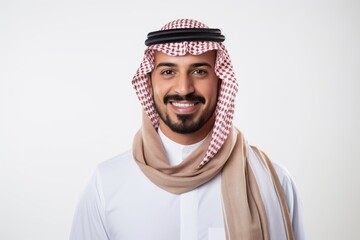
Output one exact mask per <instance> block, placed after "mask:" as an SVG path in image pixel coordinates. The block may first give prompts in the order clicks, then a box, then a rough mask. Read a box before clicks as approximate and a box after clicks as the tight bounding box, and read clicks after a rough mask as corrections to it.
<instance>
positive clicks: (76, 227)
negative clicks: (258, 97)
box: [70, 19, 305, 240]
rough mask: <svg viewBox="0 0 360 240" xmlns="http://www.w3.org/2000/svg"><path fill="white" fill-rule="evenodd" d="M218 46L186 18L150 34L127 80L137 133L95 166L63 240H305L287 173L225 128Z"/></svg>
mask: <svg viewBox="0 0 360 240" xmlns="http://www.w3.org/2000/svg"><path fill="white" fill-rule="evenodd" d="M224 39H225V37H224V36H223V35H222V34H221V32H220V30H218V29H210V28H208V27H207V26H205V25H204V24H202V23H200V22H198V21H195V20H189V19H180V20H175V21H172V22H170V23H168V24H166V25H165V26H164V27H163V28H162V29H161V30H160V31H156V32H151V33H149V35H148V39H147V40H146V42H145V44H146V45H147V46H148V48H147V49H146V51H145V56H144V59H143V61H142V63H141V66H140V68H139V69H138V71H137V73H136V74H135V76H134V78H133V85H134V88H135V90H136V93H137V95H138V97H139V100H140V102H141V104H142V106H143V108H144V114H143V124H142V127H141V129H140V130H139V132H138V133H137V134H136V136H135V138H134V141H133V149H132V150H131V151H129V152H126V153H124V154H122V155H120V156H118V157H115V158H113V159H111V160H108V161H106V162H104V163H102V164H100V165H99V167H98V168H97V170H96V172H95V174H94V177H93V178H92V180H91V181H90V183H89V185H88V187H87V189H86V191H85V193H84V195H83V196H82V199H81V201H80V203H79V206H78V209H77V212H76V214H75V218H74V222H73V227H72V232H71V237H70V239H73V240H82V239H87V240H88V239H96V240H103V239H104V240H105V239H111V240H118V239H152V240H162V239H163V240H169V239H182V240H192V239H209V240H212V239H216V240H221V239H246V240H249V239H273V240H282V239H297V240H299V239H305V237H304V229H303V223H302V217H301V215H302V212H301V209H300V206H299V200H298V195H297V192H296V189H295V186H294V183H293V182H292V180H291V178H290V176H289V174H288V173H287V172H286V171H285V170H283V169H282V168H281V167H279V166H278V165H276V164H273V163H271V162H270V160H269V159H268V158H267V156H266V155H265V154H264V153H263V152H261V151H260V150H259V149H257V148H256V147H251V146H249V145H248V144H247V143H246V141H245V140H244V137H243V135H242V134H241V132H240V131H239V130H237V129H236V128H235V127H234V126H233V125H232V119H233V113H234V100H235V95H236V92H237V82H236V78H235V75H234V73H233V69H232V64H231V61H230V58H229V55H228V53H227V51H226V49H225V47H224V45H223V44H222V42H223V41H224Z"/></svg>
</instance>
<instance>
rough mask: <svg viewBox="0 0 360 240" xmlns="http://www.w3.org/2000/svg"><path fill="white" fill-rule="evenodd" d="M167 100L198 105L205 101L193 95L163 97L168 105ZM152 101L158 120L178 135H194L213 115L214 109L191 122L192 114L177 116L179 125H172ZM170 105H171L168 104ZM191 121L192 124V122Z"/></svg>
mask: <svg viewBox="0 0 360 240" xmlns="http://www.w3.org/2000/svg"><path fill="white" fill-rule="evenodd" d="M169 100H177V101H179V100H190V101H194V100H196V101H198V102H199V103H197V104H200V103H205V99H204V98H203V97H201V96H194V95H193V94H191V95H187V96H185V97H182V96H178V95H172V96H166V97H164V103H165V104H166V103H168V102H169ZM153 101H154V107H155V110H156V112H157V113H158V115H159V116H160V119H161V120H162V121H163V122H164V123H165V124H166V125H167V126H168V127H169V128H170V129H171V130H172V131H173V132H176V133H180V134H190V133H194V132H196V131H198V130H200V129H201V128H202V127H203V126H204V125H205V124H206V123H207V122H208V121H209V119H210V118H211V116H212V115H213V114H214V111H215V108H214V109H213V110H212V111H210V112H205V113H204V114H203V115H202V116H201V117H200V118H199V119H198V120H197V121H195V122H194V121H193V120H192V118H193V114H177V115H176V117H177V119H178V120H179V123H173V122H172V121H171V120H170V118H169V116H168V115H167V114H166V113H162V112H161V111H160V108H159V107H158V106H157V104H156V102H155V99H153ZM168 104H171V103H168ZM192 121H193V122H192Z"/></svg>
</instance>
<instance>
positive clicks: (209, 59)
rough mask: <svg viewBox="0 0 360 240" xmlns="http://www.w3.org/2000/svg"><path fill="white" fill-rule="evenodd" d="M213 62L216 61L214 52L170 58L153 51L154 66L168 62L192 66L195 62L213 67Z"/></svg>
mask: <svg viewBox="0 0 360 240" xmlns="http://www.w3.org/2000/svg"><path fill="white" fill-rule="evenodd" d="M215 60H216V50H210V51H207V52H204V53H202V54H199V55H192V54H190V53H187V54H185V55H182V56H170V55H168V54H166V53H163V52H160V51H155V54H154V62H155V65H157V64H159V63H160V62H170V63H175V64H176V63H178V64H182V63H183V64H193V63H197V62H206V63H208V64H210V65H211V66H214V65H215Z"/></svg>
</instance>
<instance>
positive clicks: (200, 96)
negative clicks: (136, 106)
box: [149, 51, 220, 145]
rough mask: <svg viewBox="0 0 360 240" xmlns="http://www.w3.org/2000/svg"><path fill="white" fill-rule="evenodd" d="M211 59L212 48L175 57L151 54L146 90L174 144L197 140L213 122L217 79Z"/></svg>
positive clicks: (212, 55)
mask: <svg viewBox="0 0 360 240" xmlns="http://www.w3.org/2000/svg"><path fill="white" fill-rule="evenodd" d="M215 59H216V52H215V51H208V52H205V53H203V54H201V55H190V54H187V55H185V56H176V57H174V56H168V55H166V54H164V53H161V52H156V53H155V68H154V70H153V71H152V72H151V74H150V82H149V85H150V93H151V94H152V96H153V99H154V102H155V109H156V110H157V112H158V114H159V116H160V129H161V131H162V132H163V133H164V134H165V135H166V136H167V137H168V138H170V139H171V140H173V141H175V142H177V143H180V144H183V145H189V144H194V143H196V142H199V141H201V140H202V139H204V138H205V137H206V136H207V134H208V133H209V132H210V130H211V129H212V127H213V125H214V122H215V114H214V112H215V108H216V103H217V96H218V88H219V82H220V80H219V78H218V77H217V76H216V74H215Z"/></svg>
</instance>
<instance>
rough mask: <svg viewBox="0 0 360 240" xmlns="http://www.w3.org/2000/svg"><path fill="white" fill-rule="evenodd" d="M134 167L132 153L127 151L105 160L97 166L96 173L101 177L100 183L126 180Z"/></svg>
mask: <svg viewBox="0 0 360 240" xmlns="http://www.w3.org/2000/svg"><path fill="white" fill-rule="evenodd" d="M134 167H136V164H135V161H134V159H133V155H132V151H131V150H128V151H126V152H124V153H122V154H119V155H117V156H115V157H113V158H110V159H108V160H105V161H104V162H102V163H100V164H99V165H98V166H97V173H98V175H99V176H100V177H101V179H102V181H105V182H106V181H110V182H111V181H113V180H115V179H116V180H120V178H126V176H128V175H129V172H131V171H133V170H134Z"/></svg>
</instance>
